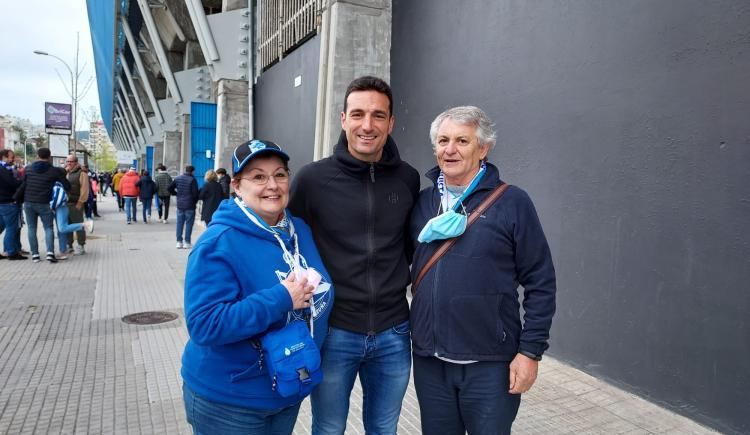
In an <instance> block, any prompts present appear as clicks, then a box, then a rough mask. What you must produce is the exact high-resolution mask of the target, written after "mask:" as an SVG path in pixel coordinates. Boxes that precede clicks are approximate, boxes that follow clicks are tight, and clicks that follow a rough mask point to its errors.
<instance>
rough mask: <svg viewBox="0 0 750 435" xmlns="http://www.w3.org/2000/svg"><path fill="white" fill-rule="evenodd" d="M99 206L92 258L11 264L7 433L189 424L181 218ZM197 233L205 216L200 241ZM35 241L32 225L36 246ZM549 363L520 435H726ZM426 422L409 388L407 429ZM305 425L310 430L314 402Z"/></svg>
mask: <svg viewBox="0 0 750 435" xmlns="http://www.w3.org/2000/svg"><path fill="white" fill-rule="evenodd" d="M99 212H100V214H102V218H101V219H98V220H97V221H96V228H95V232H94V234H93V235H92V236H91V237H89V240H88V242H87V244H86V250H87V254H86V255H83V256H71V258H70V259H69V260H67V261H61V262H59V263H57V264H49V263H47V262H44V261H43V262H42V263H39V264H34V263H32V262H31V261H30V260H29V261H15V262H12V261H7V260H4V261H2V262H0V434H18V433H66V434H67V433H94V434H98V433H106V434H109V433H128V434H130V433H144V434H154V433H170V434H171V433H190V428H189V426H188V425H187V423H186V422H185V414H184V410H183V405H182V395H181V380H180V375H179V369H180V356H181V353H182V348H183V345H184V343H185V341H186V340H187V332H186V330H185V325H184V320H183V312H182V285H183V278H184V268H185V263H186V260H187V255H188V251H186V250H178V249H175V235H174V226H175V224H174V223H175V221H176V216H175V215H174V214H172V216H170V222H169V223H168V224H159V223H151V224H148V225H146V224H143V223H142V222H138V223H136V224H132V225H126V224H125V218H124V215H123V214H122V213H119V212H118V211H117V207H116V205H115V202H114V199H113V198H112V197H107V198H104V199H103V200H102V201H100V203H99ZM154 217H156V215H155V214H154ZM139 219H140V216H139ZM198 233H200V227H199V225H196V231H195V233H194V236H193V241H196V240H197V238H198V236H199V234H198ZM26 240H27V239H26V234H25V232H24V234H23V235H22V241H23V245H24V246H25V247H28V243H27V241H26ZM39 242H40V247H41V246H44V235H43V232H42V231H41V225H40V231H39ZM154 310H160V311H170V312H174V313H177V314H178V315H179V318H178V319H177V320H174V321H171V322H168V323H164V324H161V325H154V326H135V325H131V324H126V323H124V322H123V321H122V320H121V318H122V317H123V316H125V315H127V314H132V313H137V312H143V311H154ZM540 368H541V373H540V375H539V380H538V381H537V383H536V385H535V386H534V388H533V389H532V391H531V392H530V393H528V394H525V395H524V396H523V400H522V404H521V409H520V412H519V416H518V419H517V420H516V423H515V425H514V433H518V434H563V433H591V434H594V433H596V434H615V433H644V434H650V433H668V434H707V433H715V432H713V431H711V430H709V429H707V428H705V427H703V426H700V425H698V424H696V423H694V422H692V421H691V420H689V419H687V418H684V417H681V416H678V415H676V414H674V413H672V412H669V411H667V410H665V409H663V408H660V407H658V406H656V405H654V404H651V403H649V402H647V401H645V400H642V399H639V398H637V397H636V396H634V395H632V394H629V393H626V392H624V391H622V390H619V389H617V388H614V387H612V386H610V385H608V384H606V383H604V382H601V381H599V380H597V379H595V378H593V377H591V376H589V375H586V374H585V373H583V372H580V371H578V370H575V369H573V368H571V367H568V366H566V365H565V364H563V363H561V362H559V361H556V360H555V359H553V358H551V357H545V359H544V361H542V363H541V365H540ZM361 400H362V395H361V391H360V390H359V387H357V388H356V389H355V391H354V392H353V394H352V401H351V402H352V406H351V408H350V414H349V426H348V428H347V433H351V434H360V433H364V430H363V429H362V421H361V409H360V407H359V405H360V404H361ZM419 427H420V426H419V407H418V404H417V400H416V395H415V393H414V389H413V386H410V388H409V391H408V392H407V395H406V397H405V399H404V403H403V409H402V412H401V419H400V422H399V433H402V434H418V433H420V430H419ZM295 433H297V434H306V433H310V412H309V405H308V403H307V401H306V402H305V404H303V408H302V411H301V413H300V417H299V419H298V421H297V426H296V428H295Z"/></svg>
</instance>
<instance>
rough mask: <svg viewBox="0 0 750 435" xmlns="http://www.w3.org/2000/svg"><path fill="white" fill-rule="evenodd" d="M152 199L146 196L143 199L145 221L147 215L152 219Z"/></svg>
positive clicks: (144, 220)
mask: <svg viewBox="0 0 750 435" xmlns="http://www.w3.org/2000/svg"><path fill="white" fill-rule="evenodd" d="M151 199H152V198H146V199H142V200H141V202H142V203H143V222H146V217H148V218H149V219H151Z"/></svg>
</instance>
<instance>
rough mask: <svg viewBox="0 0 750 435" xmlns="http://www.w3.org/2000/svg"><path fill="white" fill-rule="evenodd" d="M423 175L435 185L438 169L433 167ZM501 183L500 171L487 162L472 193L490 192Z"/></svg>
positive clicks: (438, 174) (438, 173)
mask: <svg viewBox="0 0 750 435" xmlns="http://www.w3.org/2000/svg"><path fill="white" fill-rule="evenodd" d="M424 175H425V177H427V178H429V179H430V180H431V181H432V184H435V185H437V178H438V176H440V167H439V166H435V167H434V168H432V169H430V170H429V171H427V172H426V173H425V174H424ZM501 182H502V181H501V180H500V170H499V169H497V166H495V165H493V164H492V163H490V162H487V172H485V174H484V176H483V177H482V179H481V180H479V184H478V185H477V188H476V189H474V192H479V191H482V190H492V189H494V188H495V187H497V185H498V184H500V183H501ZM470 196H471V195H470Z"/></svg>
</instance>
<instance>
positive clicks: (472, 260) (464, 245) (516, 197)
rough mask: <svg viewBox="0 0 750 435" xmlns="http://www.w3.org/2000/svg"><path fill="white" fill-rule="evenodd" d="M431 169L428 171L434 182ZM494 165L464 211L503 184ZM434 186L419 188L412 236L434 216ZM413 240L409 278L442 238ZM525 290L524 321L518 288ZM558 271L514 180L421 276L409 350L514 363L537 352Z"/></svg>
mask: <svg viewBox="0 0 750 435" xmlns="http://www.w3.org/2000/svg"><path fill="white" fill-rule="evenodd" d="M439 174H440V170H439V168H437V167H435V168H433V169H432V170H430V171H429V172H428V173H427V174H426V175H427V177H428V178H430V179H431V180H432V181H433V182H435V181H436V180H437V177H438V175H439ZM500 182H501V181H500V178H499V173H498V170H497V167H495V166H494V165H492V164H489V163H488V164H487V172H486V173H485V174H484V176H483V177H482V179H481V180H480V182H479V184H478V185H477V188H476V189H475V190H474V192H473V193H471V194H469V196H468V198H467V199H466V200H464V207H465V208H466V210H467V211H469V212H470V211H472V210H474V209H476V208H477V207H478V206H479V204H481V202H482V201H483V200H484V199H485V198H486V197H487V196H488V195H489V194H490V193H491V192H492V190H493V189H494V188H495V187H496V186H497V185H499V184H500ZM439 207H440V194H439V193H438V190H437V188H436V187H435V186H433V187H428V188H426V189H424V190H422V192H421V193H420V194H419V200H418V201H417V205H416V207H414V210H413V211H412V220H411V226H410V231H411V234H412V239H413V240H414V241H415V242H416V240H417V236H418V235H419V232H420V231H421V230H422V228H423V227H424V225H425V223H426V222H427V221H428V220H429V219H431V218H433V217H435V215H436V213H437V211H438V209H439ZM443 242H444V241H443V240H437V241H434V242H431V243H419V242H416V251H415V253H414V261H413V262H412V280H414V279H416V277H417V275H418V274H419V271H420V270H422V267H424V265H425V263H426V262H427V261H428V259H429V258H430V257H431V256H432V254H433V253H434V252H435V250H437V248H438V247H439V246H440V245H441V244H442V243H443ZM519 284H520V285H521V286H523V288H524V297H523V308H524V312H525V313H524V323H523V326H522V325H521V318H520V313H519V308H520V307H519V303H518V286H519ZM555 292H556V283H555V269H554V267H553V265H552V256H551V255H550V250H549V246H548V245H547V239H546V238H545V236H544V231H542V225H541V223H540V222H539V218H538V216H537V214H536V210H535V209H534V204H533V203H532V202H531V199H530V198H529V196H528V195H527V194H526V192H524V191H523V190H521V189H520V188H518V187H516V186H510V187H508V190H507V191H506V192H505V194H504V195H503V196H502V197H501V198H500V199H498V200H497V202H495V203H494V204H493V205H492V206H491V207H490V208H489V209H488V210H487V211H485V212H484V213H483V214H482V215H481V216H480V218H479V219H477V221H476V222H474V224H473V225H472V226H471V227H469V228H468V229H467V230H466V232H465V233H464V234H462V235H461V236H459V238H458V241H457V242H456V244H455V245H453V246H452V247H451V248H450V250H449V251H448V252H447V253H446V254H445V255H444V256H443V257H442V258H441V259H440V260H439V261H438V262H437V263H436V264H435V265H434V266H433V267H432V268H431V269H430V271H429V272H427V274H426V275H425V276H424V278H423V279H422V282H421V283H420V284H419V288H417V289H416V291H415V293H414V298H413V300H412V303H411V334H412V335H411V340H412V346H413V349H414V353H415V354H417V355H420V356H441V357H444V358H449V359H453V360H474V361H511V360H512V359H513V358H514V357H515V356H516V354H517V353H518V352H519V351H525V352H529V353H531V354H534V355H539V356H541V355H542V353H543V352H544V351H545V350H546V349H547V347H548V345H547V340H548V339H549V330H550V327H551V325H552V316H553V314H554V313H555Z"/></svg>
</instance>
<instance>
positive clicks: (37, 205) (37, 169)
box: [23, 148, 70, 263]
mask: <svg viewBox="0 0 750 435" xmlns="http://www.w3.org/2000/svg"><path fill="white" fill-rule="evenodd" d="M36 155H37V158H38V159H37V161H35V162H34V163H32V164H31V165H29V166H27V167H26V175H24V185H23V189H24V204H23V211H24V213H25V214H26V224H27V225H28V226H29V228H28V233H29V246H30V248H31V259H32V260H34V263H38V262H39V261H40V258H39V242H38V241H37V238H36V224H37V218H41V219H42V226H43V227H44V240H45V242H46V244H47V261H49V262H50V263H57V258H55V232H54V228H53V225H54V213H53V212H52V210H51V209H50V207H49V202H50V200H51V199H52V186H54V185H55V182H56V181H59V182H61V183H62V184H63V186H64V187H65V190H66V191H69V190H70V183H69V182H68V178H67V176H66V175H67V174H66V172H65V170H64V169H62V168H57V167H54V166H52V164H51V163H50V156H51V153H50V150H49V148H39V149H38V150H37V151H36Z"/></svg>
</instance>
